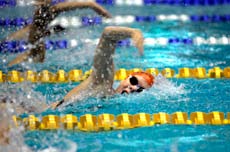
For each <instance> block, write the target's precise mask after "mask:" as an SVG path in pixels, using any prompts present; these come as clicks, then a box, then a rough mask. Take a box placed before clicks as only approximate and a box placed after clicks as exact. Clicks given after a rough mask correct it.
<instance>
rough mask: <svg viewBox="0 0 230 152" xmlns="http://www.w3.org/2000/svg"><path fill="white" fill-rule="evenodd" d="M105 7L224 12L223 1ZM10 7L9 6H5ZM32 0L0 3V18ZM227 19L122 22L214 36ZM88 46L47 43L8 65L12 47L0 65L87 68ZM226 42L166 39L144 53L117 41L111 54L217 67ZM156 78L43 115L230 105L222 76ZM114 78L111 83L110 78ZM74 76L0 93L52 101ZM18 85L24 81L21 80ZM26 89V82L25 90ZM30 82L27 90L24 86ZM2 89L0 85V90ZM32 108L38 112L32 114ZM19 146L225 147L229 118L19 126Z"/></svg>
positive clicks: (170, 33) (96, 29)
mask: <svg viewBox="0 0 230 152" xmlns="http://www.w3.org/2000/svg"><path fill="white" fill-rule="evenodd" d="M105 7H106V8H107V9H108V10H109V11H110V12H111V14H113V15H114V16H116V15H140V14H141V15H143V16H144V15H158V14H187V15H201V14H229V13H230V12H229V6H224V5H221V6H209V7H207V6H206V7H204V6H188V7H182V6H164V5H158V6H143V7H133V9H130V8H129V7H128V6H126V7H125V6H120V7H118V6H105ZM12 10H14V11H12ZM32 10H33V7H27V8H21V7H17V8H1V10H0V15H1V17H19V16H21V17H32V16H31V15H32V14H31V11H32ZM90 13H91V14H92V12H91V11H90V10H87V11H81V12H80V11H79V12H78V11H72V12H69V13H64V14H62V16H74V15H76V14H77V15H79V16H82V15H83V16H85V15H86V14H90ZM229 24H230V22H218V23H217V22H215V23H213V22H208V23H207V22H180V21H164V22H160V21H156V22H151V23H150V22H143V23H142V22H141V23H138V22H134V23H132V24H124V26H129V27H134V28H139V29H140V30H141V31H142V32H143V34H144V37H148V38H157V37H164V38H172V37H173V38H174V37H178V38H194V37H196V36H201V37H204V38H208V37H211V36H215V37H221V36H228V37H229V35H230V26H229ZM105 26H106V25H104V24H102V25H96V26H88V27H80V28H68V29H67V31H65V32H64V33H63V34H59V35H53V36H51V37H50V38H47V39H60V37H61V39H67V40H70V39H72V38H74V39H79V40H84V39H96V38H99V37H100V35H101V32H102V31H103V28H104V27H105ZM15 29H16V28H15V27H12V28H8V27H3V28H2V29H1V31H0V33H1V37H2V38H3V37H5V36H6V35H7V34H9V33H10V32H12V31H14V30H15ZM95 47H96V45H95V44H92V43H87V42H84V41H82V43H81V44H80V45H79V46H77V47H75V48H69V49H64V50H63V49H60V50H55V51H52V50H48V51H47V55H46V61H45V63H44V64H23V65H18V66H14V67H11V68H8V67H7V66H6V64H7V62H8V61H9V60H10V59H12V58H13V57H14V56H15V54H9V53H8V54H1V55H0V58H1V60H0V64H1V69H0V70H2V71H3V72H8V71H10V70H12V69H16V70H19V71H25V70H28V69H31V70H34V71H41V70H43V69H47V70H49V71H51V72H57V71H58V70H59V69H64V70H65V71H69V70H71V69H82V70H83V71H86V70H89V69H90V68H91V66H92V59H93V53H94V49H95ZM229 49H230V45H193V44H191V45H185V44H169V45H166V46H145V50H144V56H140V55H139V54H138V52H137V50H136V49H135V48H134V47H133V46H131V47H119V48H118V49H117V50H116V54H115V56H114V61H115V65H116V68H117V69H119V68H126V69H132V68H141V69H144V70H145V69H147V68H158V69H159V70H162V69H164V68H172V69H174V70H175V71H176V72H178V69H179V68H182V67H189V68H196V67H204V68H206V69H211V68H213V67H215V66H219V67H220V68H222V69H223V68H225V67H228V66H229V65H230V53H229ZM157 80H158V84H157V85H155V86H154V87H153V88H151V89H150V90H145V91H144V92H143V93H141V94H132V95H124V96H121V95H116V96H113V97H111V98H106V99H97V98H89V99H86V100H84V101H82V102H80V103H76V104H73V105H70V106H67V107H65V108H63V109H61V110H56V111H55V110H47V111H45V112H43V113H41V115H47V114H57V115H65V114H74V115H76V116H78V117H79V116H82V115H84V114H86V113H89V114H93V115H99V114H102V113H110V114H114V115H118V114H121V113H129V114H136V113H140V112H144V113H150V114H153V113H158V112H166V113H169V114H171V113H174V112H177V111H184V112H187V113H188V114H190V113H191V112H195V111H202V112H207V113H208V112H211V111H221V112H224V113H227V112H229V109H230V81H229V80H228V79H224V78H223V79H194V78H188V79H177V78H172V79H168V80H167V79H164V78H162V77H160V76H159V77H157ZM118 83H119V82H118V81H116V82H115V84H114V86H117V85H118ZM76 85H78V83H66V84H34V83H32V84H31V83H22V84H10V83H8V84H1V90H3V91H2V93H1V94H4V93H5V94H6V92H7V90H8V89H12V88H13V89H15V90H20V91H21V92H22V93H19V94H17V95H15V96H16V97H17V98H18V99H20V100H23V98H28V94H30V98H31V96H32V99H31V100H32V101H33V100H36V98H39V100H41V99H42V100H45V101H43V102H47V103H51V102H53V101H57V100H60V99H62V98H63V97H64V95H65V94H66V93H67V92H68V91H69V90H71V89H72V88H73V87H75V86H76ZM25 86H26V87H25ZM26 88H27V89H26ZM28 88H29V89H28ZM30 89H31V90H32V91H30ZM4 91H5V92H4ZM36 115H38V116H39V115H40V114H36ZM23 136H24V142H25V145H27V146H28V147H29V148H30V149H31V150H33V151H69V152H70V151H71V152H72V151H80V152H81V151H95V152H96V151H100V152H101V151H114V152H115V151H173V152H174V151H180V152H184V151H191V152H192V151H205V152H212V151H213V152H214V151H230V145H229V143H230V127H229V125H220V126H212V125H201V126H196V125H155V126H152V127H142V128H136V129H127V130H114V131H103V132H82V131H65V130H58V131H25V132H24V133H23Z"/></svg>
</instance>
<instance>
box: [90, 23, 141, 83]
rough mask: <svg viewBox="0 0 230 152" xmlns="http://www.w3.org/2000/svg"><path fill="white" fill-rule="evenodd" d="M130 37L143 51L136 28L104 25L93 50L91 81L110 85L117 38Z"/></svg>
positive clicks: (112, 76) (139, 33) (139, 34)
mask: <svg viewBox="0 0 230 152" xmlns="http://www.w3.org/2000/svg"><path fill="white" fill-rule="evenodd" d="M126 38H132V40H133V44H134V45H135V46H136V47H137V48H138V50H139V52H140V54H142V53H143V36H142V32H141V31H140V30H138V29H133V28H128V27H116V26H114V27H113V26H111V27H106V28H105V29H104V31H103V33H102V35H101V38H100V41H99V44H98V46H97V48H96V51H95V56H94V64H93V73H92V75H93V76H92V77H93V80H92V81H93V83H94V84H96V85H97V84H101V83H102V82H103V83H104V84H107V85H109V86H111V85H112V84H113V79H114V65H113V54H114V51H115V48H116V44H117V42H118V41H119V40H122V39H126Z"/></svg>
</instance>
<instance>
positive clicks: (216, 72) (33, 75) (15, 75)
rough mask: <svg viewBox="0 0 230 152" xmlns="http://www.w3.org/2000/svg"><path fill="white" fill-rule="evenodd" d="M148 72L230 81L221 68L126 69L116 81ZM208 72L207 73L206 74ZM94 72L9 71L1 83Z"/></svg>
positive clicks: (73, 78)
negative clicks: (132, 74)
mask: <svg viewBox="0 0 230 152" xmlns="http://www.w3.org/2000/svg"><path fill="white" fill-rule="evenodd" d="M138 71H146V72H148V73H150V74H152V75H154V76H157V75H158V74H162V75H163V76H164V77H166V78H196V79H207V78H215V79H221V78H222V79H229V78H230V67H226V68H224V69H221V68H220V67H213V68H211V69H209V70H206V69H205V68H203V67H197V68H187V67H184V68H180V69H178V70H177V71H178V73H177V74H176V72H175V70H174V69H171V68H164V69H162V70H159V69H157V68H148V69H146V70H143V69H140V68H134V69H124V68H121V69H119V70H117V71H116V73H115V76H114V80H117V81H121V80H124V79H126V78H127V77H128V76H129V75H130V73H132V72H138ZM206 71H207V72H206ZM91 73H92V70H88V71H85V72H83V71H82V70H79V69H73V70H70V71H69V72H65V71H64V70H58V71H57V72H56V73H52V72H50V71H48V70H42V71H41V72H34V71H32V70H28V71H25V72H19V71H16V70H12V71H9V72H8V73H7V74H5V73H3V72H2V71H0V83H5V82H11V83H21V82H24V81H28V82H32V83H69V82H81V81H83V80H85V79H86V78H88V77H89V75H90V74H91Z"/></svg>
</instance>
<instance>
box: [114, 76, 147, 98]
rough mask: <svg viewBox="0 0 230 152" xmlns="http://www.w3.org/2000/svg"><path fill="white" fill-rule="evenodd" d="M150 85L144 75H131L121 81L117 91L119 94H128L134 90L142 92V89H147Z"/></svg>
mask: <svg viewBox="0 0 230 152" xmlns="http://www.w3.org/2000/svg"><path fill="white" fill-rule="evenodd" d="M150 87H151V86H150V85H149V84H148V83H147V82H146V80H145V79H144V77H142V76H141V75H132V76H129V77H128V78H126V79H125V80H123V81H121V83H120V85H119V86H118V89H117V92H118V93H120V94H123V93H127V94H130V93H134V92H142V91H143V90H144V89H148V88H150Z"/></svg>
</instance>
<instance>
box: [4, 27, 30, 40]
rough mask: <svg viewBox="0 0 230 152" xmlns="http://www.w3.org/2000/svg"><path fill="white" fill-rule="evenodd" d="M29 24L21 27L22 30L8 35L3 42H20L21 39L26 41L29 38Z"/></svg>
mask: <svg viewBox="0 0 230 152" xmlns="http://www.w3.org/2000/svg"><path fill="white" fill-rule="evenodd" d="M30 28H31V24H29V25H27V26H25V27H23V28H22V29H20V30H18V31H16V32H14V33H12V34H10V35H8V36H7V37H6V38H5V40H3V41H10V40H22V39H27V38H28V36H29V32H30Z"/></svg>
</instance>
